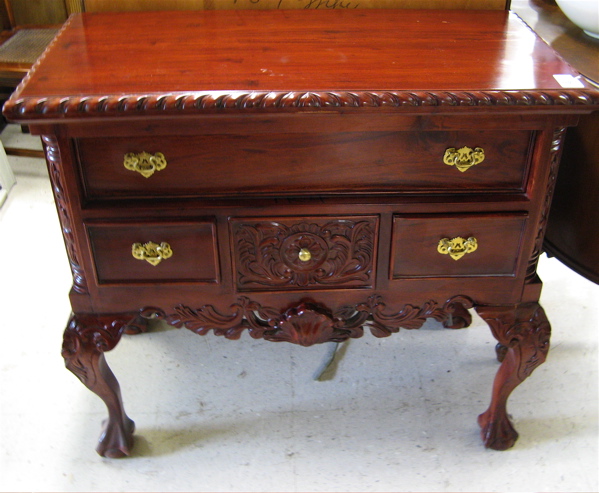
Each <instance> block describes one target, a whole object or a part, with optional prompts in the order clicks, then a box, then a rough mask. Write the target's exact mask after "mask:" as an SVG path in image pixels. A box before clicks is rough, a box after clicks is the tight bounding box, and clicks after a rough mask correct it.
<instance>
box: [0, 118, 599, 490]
mask: <svg viewBox="0 0 599 493" xmlns="http://www.w3.org/2000/svg"><path fill="white" fill-rule="evenodd" d="M16 130H17V131H16V132H15V128H14V127H9V130H8V131H5V132H4V134H3V135H2V140H3V142H4V144H5V145H14V144H13V142H14V139H15V138H19V139H22V138H23V137H22V136H21V135H20V134H19V132H18V129H16ZM10 162H11V165H12V167H13V170H14V172H15V174H16V176H17V185H16V186H15V187H14V189H13V190H12V192H11V194H10V196H9V198H8V200H7V201H6V203H5V204H4V206H3V207H2V209H1V210H0V303H1V307H2V309H1V311H0V329H1V331H2V332H1V333H2V339H1V343H0V490H4V491H6V490H8V491H31V490H41V491H281V492H283V491H538V492H540V491H564V492H565V491H579V492H582V491H589V492H592V491H595V492H596V491H598V489H599V480H598V474H597V463H598V452H597V450H598V411H597V408H598V401H599V398H598V364H597V363H598V356H597V342H598V336H599V286H597V285H594V284H592V283H590V282H588V281H586V280H585V279H583V278H581V277H580V276H578V275H576V274H574V273H573V272H572V271H570V270H568V269H567V268H565V267H564V266H563V265H561V264H560V263H559V262H557V261H556V260H554V259H546V258H543V259H542V260H541V264H540V267H539V270H540V274H541V277H542V278H543V280H544V282H545V288H544V291H543V296H542V302H543V304H544V307H545V309H546V311H547V314H548V316H549V318H550V320H551V322H552V326H553V337H552V349H551V351H550V354H549V358H548V361H547V363H546V364H544V365H542V366H541V367H539V368H538V369H537V370H536V371H535V373H534V374H533V375H532V377H530V378H529V379H528V380H527V381H526V382H525V383H524V384H523V385H521V386H520V387H519V388H518V389H516V391H515V392H514V393H513V394H512V397H511V399H510V403H509V409H510V412H511V414H512V415H513V418H514V422H515V425H516V427H517V429H518V430H519V432H520V439H519V441H518V442H517V444H516V446H515V447H514V448H513V449H511V450H510V451H508V452H495V451H490V450H485V449H484V448H483V447H482V446H481V443H480V440H479V436H478V427H477V425H476V416H477V414H478V413H480V412H482V411H484V409H485V408H486V406H487V404H488V400H489V396H490V390H491V383H492V380H493V377H494V374H495V372H496V369H497V362H496V361H495V360H494V349H493V348H494V344H495V343H494V340H493V338H492V337H491V335H490V331H489V330H488V328H487V327H486V325H484V324H483V323H482V322H481V320H480V319H479V318H478V317H476V316H475V319H474V323H473V324H472V326H471V327H470V328H469V329H465V330H460V331H450V330H444V329H441V328H440V327H438V326H437V325H436V324H435V323H431V324H427V325H425V326H424V327H423V328H422V329H420V330H419V331H407V330H404V331H402V332H401V333H400V334H397V335H395V336H393V337H390V338H388V339H375V338H374V337H371V336H365V337H364V338H362V339H358V340H354V341H352V342H351V343H349V344H348V345H347V346H346V347H345V348H343V351H344V355H343V357H342V358H341V360H340V362H339V365H338V368H337V371H336V374H334V375H333V376H332V378H331V379H330V380H327V381H323V382H316V381H314V380H312V375H313V373H314V371H315V370H316V368H317V367H318V366H319V364H320V363H321V361H322V358H323V356H324V354H325V352H326V350H327V348H326V347H325V346H318V347H312V348H308V349H305V348H301V347H296V346H293V345H290V344H273V343H267V342H263V341H255V340H252V339H250V338H249V337H247V336H246V337H243V340H242V341H228V340H224V339H222V338H217V337H215V336H213V335H209V336H206V337H199V336H196V335H194V334H192V333H191V332H189V331H187V330H180V331H178V330H176V329H170V328H167V327H162V326H158V327H157V328H156V330H154V331H153V332H151V333H148V334H144V335H140V336H135V337H125V338H124V339H123V340H122V341H121V343H120V344H119V346H118V347H117V348H116V349H115V350H114V351H112V352H111V353H109V354H108V359H109V361H110V364H111V366H112V368H113V370H114V372H115V374H116V375H117V376H118V377H119V380H120V382H121V387H122V391H123V396H124V400H125V405H126V408H127V411H128V413H129V415H130V416H131V417H132V418H133V419H134V420H135V421H136V424H137V434H136V447H135V453H134V455H133V457H131V458H128V459H123V460H108V459H102V458H100V457H99V456H97V455H96V454H95V452H94V442H95V440H96V438H97V436H98V433H99V430H100V422H101V421H102V420H103V419H104V417H105V408H104V407H103V404H102V403H101V401H100V400H99V399H98V398H97V397H96V396H94V395H93V394H91V393H90V392H89V391H88V390H87V389H86V388H84V387H83V385H81V383H79V381H78V380H77V379H76V378H75V377H74V376H73V375H71V374H70V373H69V372H68V371H66V370H65V369H64V368H63V363H62V358H61V357H60V345H61V340H62V337H61V334H62V330H63V328H64V326H65V323H66V321H67V318H68V316H69V305H68V301H67V293H68V290H69V287H70V273H69V268H68V264H67V260H66V255H65V253H64V246H63V242H62V238H61V235H60V229H59V225H58V220H57V217H56V212H55V209H54V204H53V200H52V194H51V189H50V185H49V181H48V176H47V173H46V171H45V167H44V164H43V162H42V161H41V160H35V159H24V158H11V159H10Z"/></svg>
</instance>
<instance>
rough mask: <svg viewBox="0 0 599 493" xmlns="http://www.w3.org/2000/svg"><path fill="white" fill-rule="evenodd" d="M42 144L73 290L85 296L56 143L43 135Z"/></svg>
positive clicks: (82, 275) (84, 280) (83, 273)
mask: <svg viewBox="0 0 599 493" xmlns="http://www.w3.org/2000/svg"><path fill="white" fill-rule="evenodd" d="M42 142H43V143H44V150H45V152H46V162H47V163H48V171H49V175H50V181H51V183H52V191H53V193H54V200H55V202H56V208H57V209H58V217H59V219H60V225H61V227H62V235H63V237H64V242H65V245H66V249H67V255H68V257H69V263H70V265H71V272H72V274H73V290H74V291H75V292H77V293H80V294H87V292H88V291H87V280H86V279H85V272H84V271H83V268H82V267H81V263H80V261H79V258H80V256H79V252H78V250H77V243H76V241H75V234H74V233H73V223H72V221H71V216H70V206H69V199H68V197H67V195H66V193H65V192H64V182H63V179H62V172H61V169H62V168H61V157H60V148H59V146H58V141H57V139H56V137H54V136H50V135H43V136H42Z"/></svg>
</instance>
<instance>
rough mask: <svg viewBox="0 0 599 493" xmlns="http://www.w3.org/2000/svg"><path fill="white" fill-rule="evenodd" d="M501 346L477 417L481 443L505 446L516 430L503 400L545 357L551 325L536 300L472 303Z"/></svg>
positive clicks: (516, 435) (516, 437)
mask: <svg viewBox="0 0 599 493" xmlns="http://www.w3.org/2000/svg"><path fill="white" fill-rule="evenodd" d="M476 311H477V312H478V314H479V315H480V316H481V317H482V318H483V319H484V320H485V321H486V322H487V324H488V325H489V327H490V328H491V331H492V332H493V335H494V336H495V338H496V339H497V341H498V342H499V344H500V345H501V346H502V347H505V348H507V349H506V350H505V355H504V356H503V361H502V363H501V366H500V367H499V370H498V372H497V375H496V377H495V381H494V383H493V394H492V397H491V404H490V405H489V409H487V411H485V412H484V413H483V414H481V415H480V416H479V417H478V424H479V425H480V427H481V437H482V440H483V442H484V444H485V447H488V448H492V449H495V450H506V449H508V448H510V447H512V446H513V445H514V443H515V442H516V440H517V439H518V433H517V432H516V430H515V429H514V427H513V426H512V423H511V422H510V420H509V418H508V415H507V410H506V404H507V400H508V397H509V396H510V394H511V393H512V391H513V390H514V389H515V388H516V387H517V386H518V385H520V383H522V382H523V381H524V380H525V379H526V378H527V377H528V376H529V375H530V374H531V373H532V372H533V370H534V369H535V368H536V367H537V366H539V365H540V364H541V363H543V362H544V361H545V358H546V357H547V352H548V351H549V338H550V335H551V326H550V325H549V322H548V321H547V317H546V316H545V312H544V311H543V308H541V306H540V305H539V304H538V303H522V304H520V305H516V306H512V307H493V306H480V307H476Z"/></svg>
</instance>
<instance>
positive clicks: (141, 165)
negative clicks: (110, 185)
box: [123, 151, 166, 178]
mask: <svg viewBox="0 0 599 493" xmlns="http://www.w3.org/2000/svg"><path fill="white" fill-rule="evenodd" d="M123 165H124V166H125V168H127V169H128V170H131V171H137V172H138V173H139V174H140V175H142V176H144V177H146V178H149V177H150V176H152V175H153V174H154V172H156V171H160V170H162V169H164V168H166V158H165V157H164V154H162V153H161V152H157V153H155V154H150V153H149V152H145V151H144V152H140V153H137V154H136V153H134V152H129V153H127V154H125V160H124V161H123Z"/></svg>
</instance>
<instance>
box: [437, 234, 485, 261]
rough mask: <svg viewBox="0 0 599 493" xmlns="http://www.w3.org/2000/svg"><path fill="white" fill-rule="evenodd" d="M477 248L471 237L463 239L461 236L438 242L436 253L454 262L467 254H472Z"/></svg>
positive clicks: (474, 240) (476, 243) (474, 239)
mask: <svg viewBox="0 0 599 493" xmlns="http://www.w3.org/2000/svg"><path fill="white" fill-rule="evenodd" d="M477 248H478V242H477V241H476V238H474V237H473V236H471V237H469V238H468V239H464V238H462V237H461V236H457V237H456V238H453V239H449V238H443V239H442V240H441V241H439V245H438V246H437V251H438V252H439V253H441V254H443V255H449V256H450V257H451V258H452V259H454V260H460V259H461V258H462V257H463V256H464V255H466V254H467V253H472V252H473V251H474V250H476V249H477Z"/></svg>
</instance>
